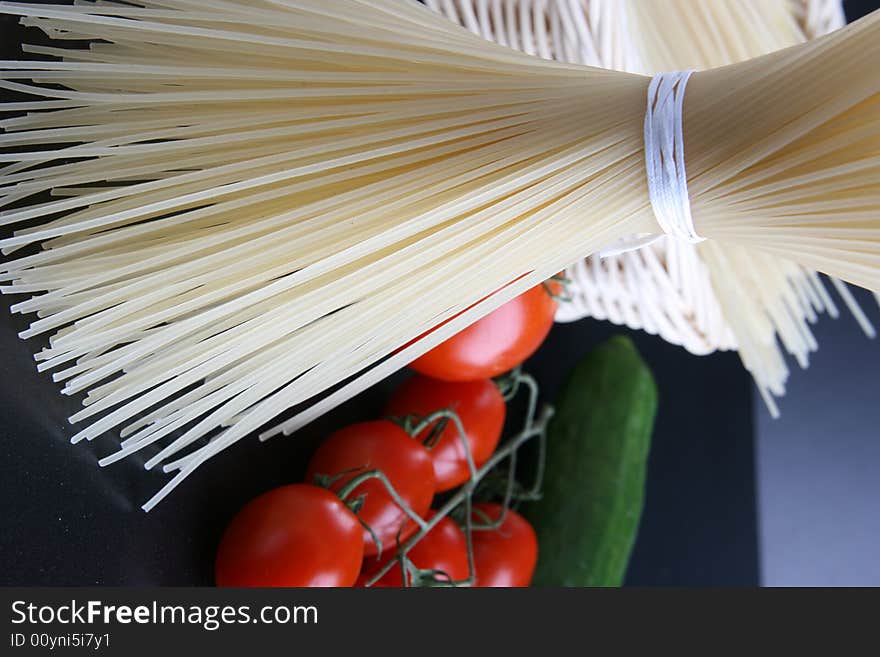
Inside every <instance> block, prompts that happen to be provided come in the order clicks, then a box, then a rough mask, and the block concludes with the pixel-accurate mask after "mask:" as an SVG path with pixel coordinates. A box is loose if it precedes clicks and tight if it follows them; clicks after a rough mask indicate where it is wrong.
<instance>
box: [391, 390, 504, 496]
mask: <svg viewBox="0 0 880 657" xmlns="http://www.w3.org/2000/svg"><path fill="white" fill-rule="evenodd" d="M442 409H450V410H452V411H455V413H456V414H458V417H459V419H460V420H461V423H462V425H463V426H464V431H465V438H466V439H467V442H468V445H469V446H470V450H471V455H472V456H473V457H474V462H475V463H476V465H477V467H480V466H481V465H482V464H483V463H485V462H486V461H487V460H488V458H489V457H490V456H492V452H494V451H495V447H496V446H497V445H498V439H499V438H501V429H502V428H503V427H504V415H505V412H506V410H507V409H506V407H505V405H504V398H503V397H502V396H501V392H499V390H498V386H496V385H495V383H494V382H493V381H491V380H490V379H480V380H479V381H463V382H458V383H453V382H449V381H440V380H438V379H431V378H428V377H426V376H416V377H413V378H412V379H410V380H409V381H407V382H406V383H404V384H403V385H402V386H400V388H398V389H397V391H396V392H395V393H394V395H393V396H392V397H391V400H390V401H389V402H388V406H386V407H385V415H391V416H397V417H403V416H406V415H409V414H411V413H414V414H416V415H419V416H426V415H429V414H430V413H433V412H434V411H439V410H442ZM429 433H430V427H429V428H428V429H426V430H425V431H424V432H422V433H421V434H419V436H417V438H418V439H419V440H420V441H424V440H425V439H426V438H427V436H428V434H429ZM430 452H431V459H432V460H433V461H434V476H435V477H436V479H437V490H438V491H445V490H449V489H451V488H455V487H456V486H459V485H461V484H462V483H463V482H465V481H467V480H468V478H469V477H470V470H469V469H468V465H467V457H466V454H465V449H464V445H462V443H461V437H460V436H459V435H458V429H457V428H456V426H455V423H453V422H451V421H450V422H449V423H448V424H447V426H446V428H445V429H444V430H443V432H442V433H441V434H440V436H439V439H438V440H437V442H436V443H435V444H434V446H433V447H431V448H430Z"/></svg>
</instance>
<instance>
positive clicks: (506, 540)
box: [472, 503, 538, 587]
mask: <svg viewBox="0 0 880 657" xmlns="http://www.w3.org/2000/svg"><path fill="white" fill-rule="evenodd" d="M503 510H504V508H503V507H502V506H501V505H500V504H483V503H481V504H474V511H475V513H474V514H473V518H474V522H475V523H486V522H487V521H488V522H495V521H497V520H498V519H499V518H500V517H501V513H502V512H503ZM484 515H485V517H484ZM472 542H473V550H474V571H475V573H476V577H477V581H476V584H475V586H478V587H493V586H494V587H521V586H528V585H529V583H530V582H531V581H532V575H533V574H534V572H535V564H536V563H537V562H538V538H537V536H535V530H534V529H533V528H532V526H531V525H530V524H529V521H528V520H526V519H525V518H523V517H522V516H521V515H519V514H518V513H517V512H516V511H513V510H511V509H508V510H507V514H506V515H505V517H504V522H502V523H501V525H500V526H499V527H498V528H497V529H485V530H475V531H474V532H473V539H472Z"/></svg>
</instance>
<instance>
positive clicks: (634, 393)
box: [522, 336, 657, 586]
mask: <svg viewBox="0 0 880 657" xmlns="http://www.w3.org/2000/svg"><path fill="white" fill-rule="evenodd" d="M656 410H657V387H656V385H655V383H654V378H653V376H652V375H651V372H650V370H649V369H648V367H647V365H645V362H644V361H643V360H642V359H641V357H640V356H639V354H638V352H637V351H636V348H635V346H633V344H632V342H631V341H630V340H629V339H628V338H625V337H622V336H618V337H614V338H612V339H610V340H608V341H607V342H605V343H603V344H602V345H601V346H599V347H598V348H597V349H595V350H594V351H592V352H591V353H589V354H587V356H586V357H584V359H583V360H581V361H580V362H579V363H578V364H577V366H576V367H575V368H574V370H573V372H572V373H571V374H570V375H569V379H568V382H567V383H566V385H565V386H564V387H563V389H562V392H561V394H560V395H559V397H558V399H557V402H556V414H555V415H554V416H553V419H552V420H551V421H550V425H549V427H548V429H547V454H546V463H545V470H544V484H543V491H542V495H541V499H540V500H539V501H537V502H532V503H529V504H527V505H525V506H524V508H523V509H522V511H523V513H524V515H525V516H526V517H527V518H528V519H529V520H530V521H531V523H532V525H533V526H534V528H535V531H536V533H537V535H538V546H539V556H538V565H537V568H536V571H535V576H534V579H533V581H532V585H533V586H620V585H621V584H622V583H623V578H624V575H625V574H626V568H627V565H628V563H629V557H630V553H631V552H632V547H633V544H634V543H635V538H636V533H637V532H638V526H639V519H640V518H641V515H642V506H643V500H644V492H645V470H646V463H647V459H648V452H649V449H650V444H651V431H652V429H653V425H654V416H655V414H656Z"/></svg>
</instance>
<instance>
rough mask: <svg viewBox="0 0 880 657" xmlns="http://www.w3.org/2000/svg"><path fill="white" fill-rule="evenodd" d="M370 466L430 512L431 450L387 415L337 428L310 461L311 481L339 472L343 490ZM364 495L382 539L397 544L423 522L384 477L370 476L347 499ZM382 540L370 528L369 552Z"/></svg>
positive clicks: (369, 520)
mask: <svg viewBox="0 0 880 657" xmlns="http://www.w3.org/2000/svg"><path fill="white" fill-rule="evenodd" d="M368 470H381V471H382V473H383V474H384V475H385V477H386V478H387V479H388V480H389V481H390V482H391V485H392V486H393V487H394V490H395V491H396V492H397V493H398V494H399V495H400V497H401V498H402V499H403V501H404V502H406V504H407V505H408V506H409V507H410V508H411V509H412V510H413V511H414V512H415V513H416V514H418V515H419V516H424V515H425V514H426V513H427V512H428V510H429V509H430V507H431V501H432V500H433V499H434V491H435V487H436V485H435V480H434V465H433V463H432V461H431V455H430V454H429V453H428V450H427V449H425V447H424V446H423V445H422V444H421V443H420V442H419V441H417V440H415V439H414V438H411V437H410V436H409V434H407V433H406V431H404V430H403V429H401V428H400V427H399V426H397V425H396V424H394V423H393V422H389V421H387V420H377V421H374V422H360V423H358V424H352V425H350V426H348V427H345V428H343V429H340V430H339V431H337V432H335V433H333V434H331V435H330V436H329V437H328V438H327V439H326V440H325V441H324V442H323V443H322V444H321V446H320V447H319V448H318V449H317V451H316V452H315V454H314V455H313V456H312V459H311V461H310V462H309V467H308V472H307V475H306V477H307V481H310V482H311V481H314V480H315V475H325V476H328V477H336V476H338V479H335V480H334V481H333V483H332V484H331V486H330V487H331V489H332V490H334V491H339V490H340V489H341V488H342V487H343V486H345V485H346V484H347V483H348V482H349V481H351V480H352V479H354V478H355V477H357V476H359V475H360V474H363V473H364V472H366V471H368ZM357 498H362V499H363V504H362V506H361V507H360V509H358V511H357V513H358V516H359V517H360V519H361V520H362V521H363V522H364V523H366V524H367V525H368V526H369V527H370V529H371V530H372V531H373V533H374V534H375V535H376V537H377V538H378V539H379V541H380V542H381V544H382V549H383V550H389V549H393V548H394V547H395V545H396V543H397V539H398V535H399V538H400V540H401V541H404V540H406V539H407V538H408V537H409V536H411V535H412V534H413V532H415V531H416V529H417V525H416V524H415V523H414V522H413V521H412V520H411V519H409V518H407V515H406V512H405V511H404V510H403V509H402V508H401V507H399V506H398V505H397V503H395V502H394V499H393V498H392V497H391V494H390V493H389V491H388V489H387V488H386V487H385V485H384V484H383V483H382V481H380V480H379V479H368V480H367V481H364V482H362V483H361V484H359V485H358V486H356V487H355V489H354V490H353V491H351V493H350V494H348V495H347V499H349V500H355V499H357ZM377 552H378V546H377V545H376V542H375V541H374V540H373V537H372V535H371V534H370V533H369V532H368V531H367V530H366V529H365V530H364V554H366V555H374V554H376V553H377Z"/></svg>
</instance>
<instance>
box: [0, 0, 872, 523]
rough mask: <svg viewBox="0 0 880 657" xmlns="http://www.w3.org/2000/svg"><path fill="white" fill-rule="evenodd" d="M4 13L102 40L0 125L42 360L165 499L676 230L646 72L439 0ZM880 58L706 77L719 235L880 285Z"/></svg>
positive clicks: (689, 132) (6, 187)
mask: <svg viewBox="0 0 880 657" xmlns="http://www.w3.org/2000/svg"><path fill="white" fill-rule="evenodd" d="M0 11H2V12H4V13H13V14H19V15H23V16H25V18H24V21H25V22H26V24H28V25H33V26H36V27H39V28H40V29H42V30H43V31H44V32H45V33H46V34H48V35H49V36H51V37H52V38H54V39H58V40H62V41H73V43H71V44H69V46H65V45H64V44H62V47H34V48H30V49H29V50H30V51H31V52H33V53H35V54H38V55H49V56H53V57H56V58H60V61H59V60H58V59H54V60H49V61H29V62H4V63H3V64H2V80H0V88H4V89H7V90H9V91H12V92H16V93H21V94H22V95H23V100H21V101H16V102H11V103H8V104H6V105H5V106H4V109H5V110H8V111H12V112H24V114H22V115H15V116H12V117H11V118H7V119H3V121H2V123H0V127H2V129H3V130H4V134H2V135H0V143H2V146H3V147H4V152H3V154H2V155H0V160H2V161H3V162H6V163H7V164H5V165H3V166H2V168H0V205H2V206H5V207H6V208H7V209H5V210H4V211H3V212H2V214H0V222H2V223H3V224H6V225H10V226H12V227H13V228H17V230H16V231H15V234H14V235H13V236H11V237H7V238H5V239H3V240H0V246H2V248H3V250H4V252H5V253H7V254H9V257H8V258H7V260H6V261H5V262H4V264H3V265H2V266H0V277H2V279H3V281H4V285H3V291H4V292H8V293H24V294H30V295H33V296H31V297H30V298H28V299H25V300H22V301H19V302H18V303H16V304H15V305H14V306H13V310H15V311H17V312H22V313H36V315H37V316H36V318H35V319H34V321H33V323H32V324H31V327H30V329H28V330H27V331H24V332H23V334H22V337H25V338H29V337H35V336H49V342H48V345H47V346H46V347H45V348H43V349H42V350H41V351H40V352H39V353H37V355H36V358H37V360H38V361H39V368H40V369H41V370H46V371H49V370H51V371H52V372H53V377H54V378H55V379H56V380H57V381H64V382H65V387H64V392H65V393H67V394H80V393H85V408H84V409H83V410H82V411H81V412H79V413H77V414H76V415H74V416H73V417H72V418H71V420H72V421H73V422H83V421H88V422H87V426H85V428H83V429H82V430H81V431H80V432H79V433H77V434H76V436H75V437H74V440H75V441H76V440H81V439H83V438H86V439H91V438H94V437H95V436H98V435H100V434H102V433H104V432H106V431H108V430H120V431H121V433H122V435H123V437H124V440H123V442H122V444H121V448H120V451H119V452H118V453H117V454H114V455H112V456H111V457H108V459H105V460H104V463H107V462H111V461H113V460H115V459H117V458H121V457H123V456H125V455H127V454H130V453H133V452H135V451H139V450H142V449H146V450H151V451H152V456H151V457H150V459H149V460H148V461H147V466H148V467H153V466H155V465H158V464H163V466H164V468H165V469H166V471H169V472H175V473H176V474H175V475H174V477H173V478H172V479H171V480H170V481H169V482H168V484H167V485H166V486H165V487H164V488H163V489H162V490H160V491H159V492H158V493H157V494H156V496H154V497H153V498H152V499H151V500H150V501H148V502H147V504H146V505H145V508H147V509H149V508H151V507H152V506H153V505H154V504H155V503H156V502H158V501H159V500H160V499H161V498H162V497H163V496H164V495H166V494H167V493H168V492H169V491H170V490H171V489H172V488H173V487H174V486H176V485H177V484H178V483H180V481H182V480H183V478H184V477H186V476H187V475H188V474H190V473H191V472H192V471H193V470H194V469H195V468H197V467H198V466H199V465H200V464H202V463H204V462H205V461H206V460H207V459H209V458H210V457H211V456H213V455H215V454H216V453H218V452H219V451H220V450H222V449H225V448H226V447H228V446H229V445H231V444H233V443H234V442H235V441H237V440H239V439H240V438H242V437H244V436H246V435H248V434H249V433H251V432H252V431H254V430H256V429H258V428H260V427H262V426H263V425H265V424H267V423H268V422H269V421H271V420H272V419H273V418H274V417H276V416H277V415H278V414H279V413H280V412H282V411H284V410H286V409H288V408H291V407H293V406H297V405H300V404H302V405H303V406H302V408H303V410H302V411H301V412H299V413H298V414H297V415H296V416H295V417H294V418H293V419H292V420H290V421H289V422H287V423H285V425H284V429H285V430H286V431H292V430H294V429H296V428H297V427H298V426H301V425H302V424H304V423H306V422H308V421H310V420H311V419H313V418H314V417H316V416H317V415H318V414H320V413H322V412H324V411H326V410H327V409H329V408H331V407H333V406H334V405H336V404H338V403H339V402H341V401H342V400H344V399H347V398H348V397H350V396H352V395H354V394H356V393H357V392H358V391H360V390H362V389H364V388H366V387H367V386H369V385H371V384H372V383H374V382H375V381H377V380H379V379H381V378H382V377H384V376H386V375H388V374H389V373H391V372H392V371H394V370H396V369H398V368H400V367H403V366H404V365H406V363H407V362H409V361H410V360H412V359H413V358H414V357H416V356H417V355H419V354H421V353H423V352H425V351H426V350H428V349H430V348H431V347H433V346H434V345H436V344H438V343H439V342H440V341H442V340H444V339H445V338H447V337H449V336H450V335H452V334H454V333H455V332H457V331H458V330H460V329H461V328H463V327H464V326H466V325H467V324H469V323H470V322H472V321H474V320H475V319H477V318H478V317H480V316H482V315H483V314H485V313H487V312H489V311H491V310H492V309H494V308H496V307H497V306H499V305H500V304H502V303H504V302H505V301H507V300H509V299H511V298H513V297H514V296H515V295H517V294H519V293H521V292H523V291H524V290H526V289H528V288H529V287H531V286H534V285H536V284H537V283H538V282H540V281H542V280H544V279H546V278H548V277H550V276H551V275H552V274H553V273H554V272H557V271H559V270H560V269H562V268H564V267H565V266H566V265H567V264H569V263H571V262H574V261H576V260H578V259H579V258H582V257H584V256H585V255H588V254H590V253H594V252H597V251H599V250H600V249H602V248H603V247H606V246H607V245H609V244H613V243H615V242H617V241H618V240H620V239H626V238H628V237H629V236H632V235H634V234H651V233H659V232H660V230H661V229H660V227H659V225H658V221H657V219H656V218H655V215H654V212H653V211H652V206H651V199H650V197H649V193H648V185H647V182H646V158H645V148H644V143H643V139H644V132H643V129H644V121H645V114H646V105H647V90H648V84H649V81H650V80H649V79H648V78H646V77H644V76H640V75H634V74H627V73H620V72H614V71H608V70H602V69H594V68H587V67H583V66H576V65H568V64H562V63H558V62H554V61H548V60H542V59H538V58H534V57H530V56H528V55H525V54H521V53H518V52H515V51H512V50H510V49H507V48H503V47H500V46H497V45H494V44H491V43H488V42H486V41H484V40H483V39H481V38H479V37H477V36H475V35H473V34H470V33H469V32H467V31H466V30H463V29H461V28H459V27H456V26H454V25H452V24H446V23H444V22H442V21H438V19H437V18H436V16H435V15H434V14H432V13H431V12H429V11H428V10H426V9H424V8H423V7H421V6H420V5H418V4H415V3H412V2H400V1H395V2H392V1H390V0H385V1H382V0H374V1H371V2H363V1H359V0H339V1H338V2H334V3H333V6H332V7H329V6H327V3H322V2H317V1H315V0H298V1H296V2H286V1H281V0H277V1H269V0H266V1H260V2H248V3H241V2H232V1H228V0H227V1H222V2H218V1H216V0H212V1H210V2H208V1H207V0H204V1H203V0H162V1H160V2H146V1H144V2H140V3H139V5H138V6H133V5H130V4H122V3H108V2H101V3H99V4H91V3H89V4H76V5H74V6H52V5H24V4H17V3H0ZM83 44H89V45H88V47H82V45H83ZM73 46H77V47H73ZM878 55H880V20H878V17H877V16H875V17H873V18H870V17H869V18H868V19H866V20H863V21H861V22H859V23H856V24H853V25H852V26H850V27H848V28H846V29H845V30H841V31H839V32H836V33H834V34H832V35H830V36H829V37H826V38H823V39H819V40H816V41H813V42H810V43H808V44H804V45H801V46H798V47H796V48H792V49H789V50H784V51H781V52H778V53H774V54H771V55H768V56H766V57H763V58H760V59H755V60H750V61H748V62H744V63H741V64H737V65H735V66H729V67H725V68H721V69H716V70H712V71H707V72H701V73H697V74H695V75H694V76H693V77H692V78H691V79H690V82H689V83H688V86H687V94H686V97H685V99H684V106H683V112H684V143H685V144H686V147H685V151H686V160H687V181H686V182H687V188H688V192H689V198H690V205H691V207H692V210H693V219H694V224H695V227H696V229H697V230H698V232H699V234H700V235H701V236H702V237H705V238H707V239H708V240H709V241H710V242H713V243H714V242H717V243H718V244H724V245H725V246H726V245H734V246H741V247H743V248H746V249H749V250H754V251H755V252H761V253H764V254H768V255H769V256H771V257H782V258H788V259H791V260H793V261H796V262H798V263H800V264H802V265H804V266H807V267H810V268H813V269H815V270H817V271H822V272H826V273H828V274H830V275H834V276H838V277H840V278H842V279H844V280H847V281H849V282H852V283H855V284H857V285H862V286H864V287H867V288H870V289H873V290H877V289H878V288H880V214H878V210H880V112H878V109H880V73H878V71H877V69H876V66H875V62H876V60H877V56H878ZM45 192H51V193H52V194H53V195H54V196H55V198H54V199H50V200H46V199H45V198H43V197H42V196H41V195H42V194H44V193H45ZM707 244H708V243H707ZM38 247H39V248H38ZM19 249H24V250H19ZM13 252H15V253H13ZM732 271H734V273H736V272H735V269H734V270H732ZM722 284H723V285H725V286H731V287H734V288H735V287H736V286H738V285H740V281H739V279H738V278H737V277H732V278H731V279H730V280H725V281H723V282H722ZM716 285H718V283H716ZM450 319H451V321H448V322H446V323H445V324H443V325H442V326H441V327H440V328H438V329H436V330H434V331H431V332H430V333H429V334H428V335H427V336H426V337H424V338H422V339H418V340H415V339H416V338H417V337H418V336H420V335H422V334H423V333H425V332H426V331H430V329H432V328H433V327H436V326H438V325H440V324H442V323H443V322H445V321H446V320H450ZM742 321H745V322H748V321H761V318H758V317H744V318H743V319H742ZM414 340H415V341H414ZM206 439H209V440H208V442H205V440H206Z"/></svg>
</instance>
